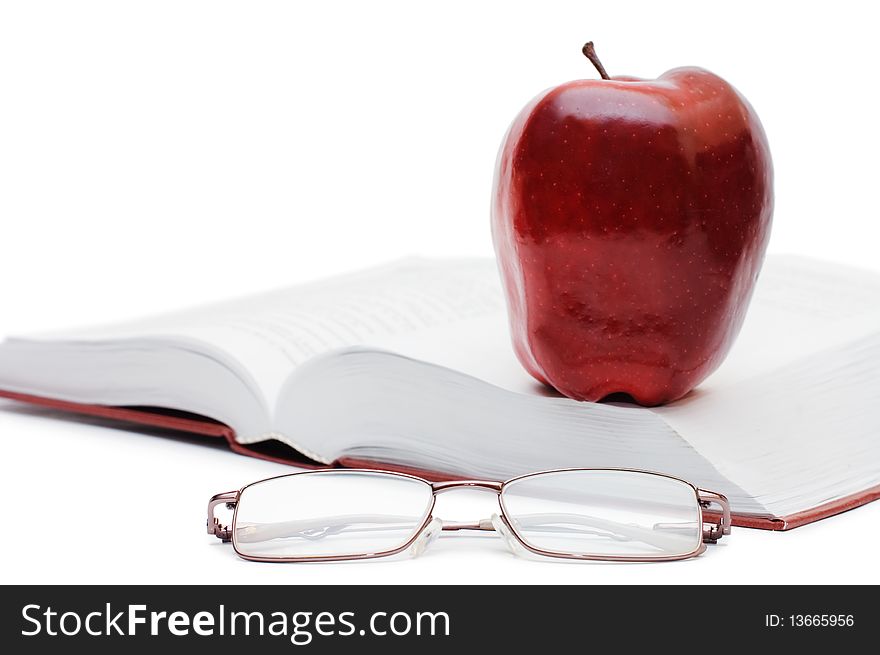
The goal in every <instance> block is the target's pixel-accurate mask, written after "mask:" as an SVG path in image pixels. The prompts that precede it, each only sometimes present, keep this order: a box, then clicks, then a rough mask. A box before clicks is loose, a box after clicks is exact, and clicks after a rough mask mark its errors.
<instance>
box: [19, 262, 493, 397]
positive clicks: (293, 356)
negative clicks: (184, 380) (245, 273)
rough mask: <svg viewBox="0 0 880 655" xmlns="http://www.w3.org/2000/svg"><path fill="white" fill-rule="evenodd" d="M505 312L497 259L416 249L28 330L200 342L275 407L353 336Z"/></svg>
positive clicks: (74, 336) (438, 326) (387, 335)
mask: <svg viewBox="0 0 880 655" xmlns="http://www.w3.org/2000/svg"><path fill="white" fill-rule="evenodd" d="M503 316H504V306H503V300H502V297H501V292H500V285H499V282H498V274H497V271H496V269H495V264H494V262H493V261H492V260H489V259H461V260H429V259H417V258H413V259H407V260H402V261H399V262H395V263H392V264H389V265H386V266H381V267H378V268H373V269H369V270H366V271H362V272H357V273H351V274H348V275H342V276H339V277H335V278H331V279H328V280H323V281H319V282H314V283H310V284H305V285H301V286H296V287H292V288H288V289H282V290H278V291H273V292H269V293H265V294H261V295H258V296H252V297H248V298H243V299H239V300H233V301H229V302H225V303H219V304H215V305H209V306H205V307H199V308H195V309H191V310H187V311H183V312H177V313H173V314H166V315H162V316H157V317H153V318H148V319H144V320H137V321H131V322H127V323H124V324H118V325H111V326H102V327H98V328H86V329H81V330H75V331H64V332H54V333H51V334H47V335H42V336H41V337H29V339H39V338H44V339H51V340H53V341H57V340H65V341H73V342H76V341H110V340H115V339H124V338H138V339H144V338H149V337H172V338H173V337H178V338H184V339H187V340H196V341H201V342H204V343H207V344H209V345H210V346H212V347H214V348H217V349H220V350H221V351H223V352H225V353H228V354H229V355H230V356H232V357H233V358H234V359H236V360H237V361H238V362H239V363H241V364H242V366H243V368H244V369H246V370H247V371H249V372H250V374H251V376H252V383H253V384H254V385H255V386H257V387H258V389H259V390H260V391H261V392H262V395H263V397H264V398H265V399H266V402H267V404H268V405H269V406H270V407H274V404H275V401H276V399H277V397H278V392H279V389H280V388H281V385H282V384H283V383H284V381H285V380H286V379H287V377H288V376H289V375H290V374H291V372H292V371H293V370H294V369H295V368H296V367H297V366H298V365H299V364H301V363H302V362H304V361H306V360H308V359H309V358H311V357H313V356H314V355H317V354H320V353H323V352H326V351H328V350H333V349H335V348H340V347H345V346H352V345H370V346H377V347H394V346H395V345H397V344H398V342H397V341H396V339H399V338H402V339H403V340H404V343H408V342H412V343H415V342H421V343H432V342H434V341H435V340H436V341H437V343H438V344H442V343H444V341H443V339H442V337H438V338H436V339H435V337H434V336H431V337H429V338H427V339H423V338H417V337H416V336H415V335H418V334H421V333H425V332H430V333H431V334H433V335H438V334H440V333H442V331H443V330H444V329H447V328H449V327H450V326H454V325H455V324H457V323H466V322H480V321H482V320H483V319H485V318H487V317H493V318H494V322H495V323H497V324H498V325H499V327H500V326H502V325H503V322H502V321H503ZM499 319H501V320H499ZM464 332H467V330H464ZM407 335H411V338H409V339H408V338H407ZM501 336H502V338H503V335H501ZM481 340H482V335H481ZM492 340H493V341H494V340H495V338H494V337H493V339H492ZM441 349H442V345H441Z"/></svg>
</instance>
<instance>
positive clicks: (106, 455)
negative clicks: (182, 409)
mask: <svg viewBox="0 0 880 655" xmlns="http://www.w3.org/2000/svg"><path fill="white" fill-rule="evenodd" d="M868 6H869V3H857V2H838V3H835V4H834V6H833V8H829V6H828V5H827V3H807V2H804V3H769V2H766V1H765V2H744V1H740V2H737V3H733V4H732V3H726V4H724V5H718V6H716V5H715V4H712V3H703V2H670V1H667V2H662V3H659V2H651V3H649V2H644V3H637V2H628V3H626V2H603V3H598V2H595V3H594V2H584V1H580V2H572V3H561V2H553V1H550V0H544V1H542V2H533V3H514V2H505V3H500V2H499V3H488V2H485V3H484V2H479V3H478V2H449V1H447V2H444V3H437V4H435V5H430V6H429V5H427V4H425V3H403V2H401V3H390V2H370V3H354V2H351V3H343V2H326V3H299V2H259V3H228V2H218V1H216V0H214V1H211V2H180V1H172V2H158V1H153V2H115V1H114V2H77V3H70V2H37V1H35V2H26V3H18V2H16V3H13V2H3V3H2V4H0V221H2V223H0V225H2V232H0V333H4V334H11V333H25V332H28V331H32V330H38V329H48V328H56V327H65V326H73V325H77V324H81V323H93V322H95V323H97V322H102V321H109V320H113V319H118V318H127V317H134V316H137V315H141V314H145V313H150V312H153V311H159V310H165V309H170V308H175V307H185V306H187V305H191V304H194V303H200V302H204V301H207V300H212V299H220V298H224V297H227V296H231V295H237V294H241V293H246V292H251V291H257V290H262V289H265V288H268V287H273V286H279V285H287V284H290V283H293V282H297V281H302V280H306V279H311V278H316V277H321V276H323V275H326V274H331V273H335V272H339V271H342V270H349V269H353V268H358V267H361V266H366V265H369V264H374V263H378V262H382V261H386V260H388V259H391V258H396V257H399V256H402V255H406V254H413V253H415V254H423V255H489V254H491V241H490V236H489V227H488V202H489V190H490V183H491V176H492V169H493V164H494V159H495V153H496V150H497V148H498V145H499V142H500V140H501V137H502V135H503V133H504V131H505V129H506V127H507V124H508V122H509V121H510V120H511V119H512V118H513V116H514V115H515V114H516V112H517V111H518V110H519V109H520V107H521V106H522V105H523V104H524V103H525V102H526V101H527V100H529V99H530V98H531V97H532V96H533V95H535V94H536V93H538V92H539V91H541V90H542V89H544V88H545V87H547V86H551V85H554V84H558V83H561V82H565V81H568V80H570V79H575V78H580V77H595V73H594V71H593V70H592V68H591V66H590V65H589V64H588V63H587V62H586V61H585V60H584V58H583V57H582V56H581V55H580V47H581V45H582V43H583V42H584V41H585V40H587V39H593V40H594V41H595V42H596V44H597V49H598V51H599V53H600V56H601V57H602V58H603V60H604V63H605V65H606V67H607V68H608V69H609V71H610V72H611V73H612V74H634V75H640V76H645V77H653V76H656V75H659V74H660V73H662V72H663V71H664V70H666V69H668V68H672V67H675V66H679V65H700V66H703V67H705V68H708V69H710V70H712V71H714V72H716V73H718V74H720V75H722V76H723V77H725V78H727V79H728V80H729V81H730V82H732V83H733V84H734V85H736V86H737V87H738V88H739V89H740V90H741V91H742V92H743V93H744V94H745V95H746V96H747V97H748V98H749V99H750V100H751V102H752V104H753V105H754V106H755V108H756V109H757V111H758V113H759V115H760V116H761V117H762V120H763V122H764V126H765V128H766V130H767V133H768V136H769V139H770V144H771V148H772V151H773V156H774V161H775V166H776V182H777V186H776V197H777V204H776V216H775V225H774V231H773V236H772V239H771V243H770V250H771V251H773V252H798V253H803V254H808V255H813V256H818V257H823V258H826V259H832V260H838V261H846V262H850V263H856V264H860V265H863V266H866V267H875V268H877V267H878V266H880V264H878V263H877V261H876V258H877V243H878V236H880V231H878V227H877V222H878V213H877V202H876V186H877V174H878V164H877V153H878V151H880V133H878V131H877V130H876V129H875V127H876V115H877V111H878V88H880V86H878V84H877V83H876V78H877V75H878V70H877V66H876V61H877V54H876V44H875V31H876V24H877V22H876V17H875V16H872V15H869V14H868V13H867V12H869V11H870V10H869V9H865V7H868ZM0 439H2V455H0V457H2V460H0V474H2V480H3V489H4V494H5V501H4V504H3V508H2V511H3V514H4V516H3V525H4V537H3V538H2V540H0V544H2V545H0V578H2V580H3V581H4V582H22V583H37V582H57V581H61V582H68V581H70V582H73V581H75V582H114V583H135V582H190V581H191V582H217V583H235V582H281V583H291V582H296V583H303V582H365V583H372V582H404V583H429V582H508V581H510V582H520V581H522V582H615V583H618V582H619V583H627V582H706V583H712V584H718V583H722V582H749V581H774V582H776V581H778V582H813V581H815V582H860V581H870V582H878V581H880V574H878V567H877V566H876V543H877V541H878V539H880V503H875V504H874V505H871V506H868V507H865V508H861V509H859V510H856V511H854V512H851V513H849V514H846V515H843V516H839V517H835V518H833V519H830V520H827V521H823V522H820V523H818V524H814V525H810V526H807V527H804V528H800V529H797V530H795V531H794V532H791V533H786V534H771V533H767V532H758V531H749V530H735V531H734V534H733V535H732V536H731V537H730V538H729V539H725V540H724V542H723V543H722V544H720V545H719V546H718V547H715V548H711V549H710V550H709V552H708V553H707V554H706V555H705V556H703V557H701V558H698V559H696V560H692V561H687V562H680V563H674V564H667V565H657V564H654V565H601V564H600V565H581V564H578V565H570V564H562V563H541V562H529V561H523V560H519V559H516V558H514V557H513V556H511V555H509V554H508V553H507V551H506V550H504V548H503V545H502V542H501V540H500V539H495V538H492V537H491V535H490V536H489V537H488V538H487V537H482V538H480V537H477V538H444V539H442V540H440V541H439V542H438V543H435V544H434V545H433V546H432V548H431V549H429V551H428V552H427V553H426V554H425V555H424V556H422V557H421V558H419V559H416V560H410V561H396V562H372V563H353V564H331V565H308V566H306V565H287V566H285V565H261V564H253V563H247V562H243V561H240V560H238V559H237V558H236V557H235V556H234V555H233V553H232V551H231V548H230V547H229V546H224V545H222V544H220V543H219V542H217V543H214V541H213V540H212V539H211V538H209V537H208V536H207V535H206V534H205V533H204V527H203V526H204V515H203V512H204V506H205V504H206V501H207V498H208V496H209V495H210V494H212V493H215V492H219V491H225V490H228V489H233V488H236V487H238V486H240V485H241V484H243V483H246V482H250V481H252V480H254V479H257V478H261V477H266V476H269V475H273V474H277V473H279V472H283V471H286V470H289V469H287V468H285V467H282V466H279V465H272V464H269V463H265V462H260V461H257V460H253V459H249V458H245V457H239V456H235V455H232V454H230V453H228V452H227V451H226V450H225V449H224V448H222V447H208V446H205V445H204V444H202V443H200V442H198V441H197V440H192V441H186V440H179V439H173V438H170V437H167V436H159V435H156V434H147V433H142V432H132V431H127V430H119V429H116V428H113V427H109V426H107V425H103V424H97V423H95V422H92V421H70V420H66V419H64V418H62V417H61V416H60V415H56V414H51V413H46V412H43V411H37V410H33V409H31V408H26V407H21V406H14V405H12V404H10V403H3V404H0ZM444 498H449V496H446V497H441V501H439V502H438V511H437V514H438V515H440V516H444V513H443V508H444V505H443V503H444V502H445V501H444V500H443V499H444ZM484 502H485V499H479V500H474V502H473V505H472V506H471V507H472V510H469V511H465V510H462V511H459V510H458V509H457V508H456V509H455V511H454V512H453V513H452V515H449V514H447V515H446V516H445V518H447V519H463V520H466V519H473V518H478V517H481V516H483V515H484V514H486V511H485V509H486V508H485V507H484V505H483V503H484ZM449 509H450V511H451V508H449ZM462 512H463V514H462ZM460 514H461V515H460Z"/></svg>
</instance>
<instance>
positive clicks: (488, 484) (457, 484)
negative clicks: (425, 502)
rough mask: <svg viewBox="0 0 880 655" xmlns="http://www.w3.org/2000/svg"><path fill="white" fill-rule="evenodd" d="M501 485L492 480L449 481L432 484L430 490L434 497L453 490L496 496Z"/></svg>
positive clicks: (499, 491)
mask: <svg viewBox="0 0 880 655" xmlns="http://www.w3.org/2000/svg"><path fill="white" fill-rule="evenodd" d="M502 486H503V483H501V482H495V481H494V480H451V481H448V482H432V483H431V489H432V490H433V491H434V495H435V496H436V495H437V494H442V493H446V492H447V491H452V490H453V489H461V488H468V489H477V490H479V491H493V492H495V493H496V494H500V493H501V487H502Z"/></svg>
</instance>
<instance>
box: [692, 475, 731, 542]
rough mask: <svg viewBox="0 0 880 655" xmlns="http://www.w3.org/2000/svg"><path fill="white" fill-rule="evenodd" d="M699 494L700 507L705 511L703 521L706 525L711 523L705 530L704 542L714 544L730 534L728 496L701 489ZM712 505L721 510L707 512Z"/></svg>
mask: <svg viewBox="0 0 880 655" xmlns="http://www.w3.org/2000/svg"><path fill="white" fill-rule="evenodd" d="M697 493H698V495H699V498H700V507H701V508H702V509H703V510H704V511H703V521H704V523H705V522H709V523H710V525H709V526H708V527H704V528H703V541H704V542H706V543H710V544H714V543H715V542H717V541H718V540H719V539H721V537H722V536H724V535H726V534H730V526H731V519H730V503H729V502H728V500H727V497H726V496H724V495H723V494H720V493H718V492H716V491H707V490H706V489H699V490H698V491H697ZM712 505H717V506H718V507H720V508H721V509H720V510H714V509H713V510H709V511H708V512H706V511H705V510H706V509H708V508H709V507H711V506H712ZM707 519H708V521H707ZM713 521H714V523H712V522H713Z"/></svg>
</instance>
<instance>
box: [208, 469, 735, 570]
mask: <svg viewBox="0 0 880 655" xmlns="http://www.w3.org/2000/svg"><path fill="white" fill-rule="evenodd" d="M330 471H335V472H340V471H343V472H351V473H380V474H382V475H388V476H393V477H398V478H408V479H411V480H417V481H419V482H423V483H425V484H427V485H428V486H429V487H430V488H431V506H430V507H429V508H428V513H427V515H426V517H425V519H424V521H422V523H421V524H420V525H419V527H418V529H417V530H416V531H415V532H414V533H413V536H412V537H411V538H410V539H409V540H408V541H407V542H406V543H405V544H403V545H402V546H399V547H397V548H392V549H389V550H383V551H379V552H375V553H357V554H353V555H311V556H283V557H266V556H259V555H248V554H244V553H242V552H241V551H240V550H239V549H238V547H237V546H236V544H235V541H234V539H233V526H235V524H236V520H237V518H238V501H239V498H240V497H241V494H242V493H243V492H244V491H245V489H247V488H248V487H252V486H253V485H256V484H260V483H263V482H268V481H270V480H278V479H280V478H290V477H294V476H298V475H308V474H314V473H326V472H330ZM569 471H583V472H589V471H595V472H610V471H623V472H628V473H644V474H646V475H654V476H657V477H662V478H668V479H670V480H675V481H677V482H682V483H684V484H686V485H687V486H688V487H690V488H691V489H693V491H694V495H695V497H696V500H697V506H698V507H699V509H700V512H701V519H702V539H701V541H700V543H699V545H698V546H697V547H696V548H695V549H694V550H692V551H691V552H689V553H685V554H682V555H660V556H657V557H650V556H633V555H597V554H579V553H563V552H558V551H550V550H545V549H542V548H535V547H534V546H532V545H531V544H529V543H527V542H526V541H525V540H524V539H523V538H522V537H521V536H520V535H519V534H518V533H517V530H516V529H515V528H513V526H511V524H510V521H509V520H508V519H507V515H506V514H505V511H504V503H503V502H502V500H501V494H502V492H503V491H504V488H505V487H506V486H507V485H509V484H512V483H513V482H517V481H519V480H524V479H527V478H531V477H535V476H539V475H545V474H547V473H564V472H569ZM454 489H476V490H479V491H488V492H495V494H496V495H497V497H498V507H499V509H500V513H499V514H498V517H499V518H500V519H501V521H502V522H503V523H504V525H505V527H506V528H507V531H508V533H509V534H510V535H512V536H513V538H514V539H516V541H517V542H518V543H519V545H520V546H522V547H523V548H525V549H526V550H527V551H529V552H530V553H532V554H534V555H539V556H542V557H553V558H558V559H573V560H585V561H603V562H672V561H677V560H683V559H690V558H692V557H697V556H699V555H701V554H703V553H704V552H705V551H706V544H714V543H717V542H718V540H719V539H721V537H722V536H724V535H729V534H730V528H731V516H730V503H729V502H728V500H727V497H726V496H724V495H723V494H721V493H718V492H717V491H709V490H707V489H701V488H699V487H697V486H695V485H693V484H691V483H690V482H688V481H687V480H684V479H682V478H679V477H676V476H674V475H668V474H666V473H658V472H657V471H646V470H643V469H633V468H581V467H574V468H561V469H549V470H546V471H535V472H533V473H526V474H524V475H519V476H516V477H514V478H510V479H509V480H505V481H504V482H497V481H494V480H446V481H439V482H431V481H429V480H426V479H425V478H421V477H419V476H416V475H410V474H409V473H398V472H396V471H383V470H381V469H369V468H343V469H340V468H322V469H313V470H309V471H298V472H296V473H285V474H282V475H275V476H272V477H270V478H265V479H263V480H256V481H255V482H251V483H249V484H246V485H244V486H243V487H241V488H240V489H238V490H237V491H226V492H224V493H219V494H216V495H214V496H212V497H211V499H210V500H209V501H208V522H207V527H208V534H209V535H213V536H215V537H217V538H218V539H220V540H222V541H223V542H224V543H226V542H232V548H233V549H234V550H235V553H236V555H238V556H239V557H241V558H242V559H245V560H249V561H252V562H278V563H294V562H345V561H356V560H363V559H376V558H379V557H391V556H393V555H397V554H398V553H402V552H403V551H405V550H406V549H408V548H410V547H411V546H412V545H413V544H414V543H415V542H416V540H417V539H418V538H419V537H420V536H421V535H422V533H423V532H424V531H425V528H427V527H428V526H429V525H430V524H431V522H432V521H433V520H434V518H435V517H434V507H435V506H436V504H437V495H438V494H442V493H446V492H447V491H452V490H454ZM219 505H225V506H226V509H228V510H232V511H233V515H232V523H231V524H230V525H226V526H224V525H222V524H221V523H220V519H219V518H217V517H216V516H215V510H216V508H217V507H218V506H219ZM712 505H717V506H718V507H719V508H720V510H711V509H709V508H710V507H711V506H712ZM706 510H708V512H707V511H706ZM441 530H443V531H458V530H481V531H487V532H495V531H496V530H495V526H494V525H493V524H492V520H491V519H482V520H480V521H479V522H477V523H452V522H448V523H447V522H444V523H442V527H441Z"/></svg>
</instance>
